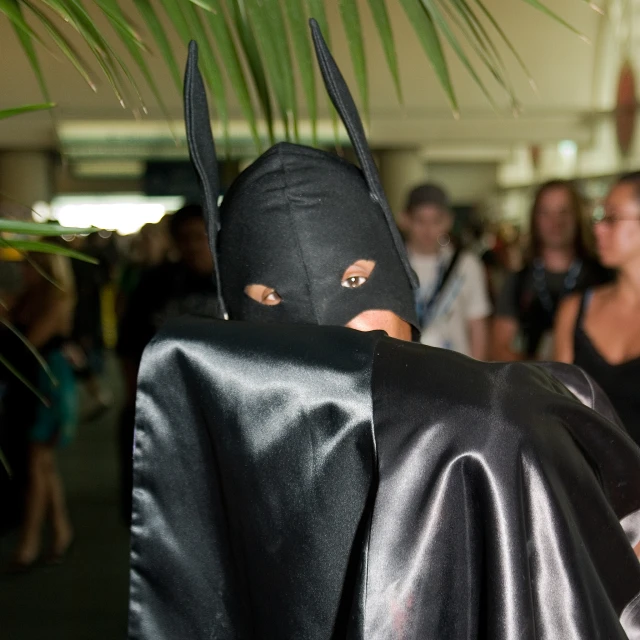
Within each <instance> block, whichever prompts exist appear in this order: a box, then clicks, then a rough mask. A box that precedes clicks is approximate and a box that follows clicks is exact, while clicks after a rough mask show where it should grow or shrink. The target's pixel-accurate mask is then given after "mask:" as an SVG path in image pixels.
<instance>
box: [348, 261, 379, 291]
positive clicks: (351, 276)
mask: <svg viewBox="0 0 640 640" xmlns="http://www.w3.org/2000/svg"><path fill="white" fill-rule="evenodd" d="M375 266H376V263H375V262H374V261H373V260H357V261H356V262H354V263H353V264H352V265H349V266H348V267H347V269H346V271H345V272H344V274H343V275H342V279H341V282H340V284H341V285H342V286H343V287H345V288H346V289H357V288H358V287H361V286H362V285H363V284H365V283H366V282H367V280H368V279H369V277H370V276H371V273H372V271H373V270H374V268H375Z"/></svg>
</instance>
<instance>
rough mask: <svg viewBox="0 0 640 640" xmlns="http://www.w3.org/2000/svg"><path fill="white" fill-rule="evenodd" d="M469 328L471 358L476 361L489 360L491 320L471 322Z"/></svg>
mask: <svg viewBox="0 0 640 640" xmlns="http://www.w3.org/2000/svg"><path fill="white" fill-rule="evenodd" d="M467 326H468V328H469V338H470V342H471V357H472V358H475V359H476V360H487V359H488V357H489V319H488V318H476V319H475V320H469V321H468V323H467Z"/></svg>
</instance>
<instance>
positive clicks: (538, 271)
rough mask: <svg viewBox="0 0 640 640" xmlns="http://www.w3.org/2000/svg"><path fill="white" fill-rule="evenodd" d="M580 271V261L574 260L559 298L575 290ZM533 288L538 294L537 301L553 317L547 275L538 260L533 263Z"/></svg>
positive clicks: (553, 307)
mask: <svg viewBox="0 0 640 640" xmlns="http://www.w3.org/2000/svg"><path fill="white" fill-rule="evenodd" d="M581 271H582V260H574V261H573V262H572V263H571V266H570V267H569V271H567V275H566V276H565V278H564V285H563V291H562V292H561V293H560V298H563V297H564V296H565V295H567V294H568V293H570V292H571V291H573V290H574V289H575V288H576V285H577V284H578V277H579V276H580V272H581ZM533 286H534V287H535V289H536V293H537V294H538V300H540V303H541V304H542V306H543V307H544V309H545V311H547V313H549V314H550V315H553V313H554V311H555V305H554V303H553V298H552V297H551V292H550V291H549V286H548V285H547V274H546V271H545V269H544V263H543V262H542V260H541V259H540V258H536V259H535V260H534V261H533Z"/></svg>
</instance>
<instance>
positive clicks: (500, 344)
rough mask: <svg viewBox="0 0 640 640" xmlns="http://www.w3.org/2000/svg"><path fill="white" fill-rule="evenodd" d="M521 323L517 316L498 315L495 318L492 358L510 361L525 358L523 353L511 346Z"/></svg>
mask: <svg viewBox="0 0 640 640" xmlns="http://www.w3.org/2000/svg"><path fill="white" fill-rule="evenodd" d="M518 329H519V324H518V321H517V320H516V319H515V318H510V317H508V316H497V317H496V318H494V320H493V327H492V336H491V343H492V344H491V358H492V359H493V360H501V361H503V362H509V361H514V360H524V357H523V355H522V354H521V353H518V352H517V351H514V350H513V349H512V347H511V345H512V344H513V341H514V339H515V337H516V335H517V333H518Z"/></svg>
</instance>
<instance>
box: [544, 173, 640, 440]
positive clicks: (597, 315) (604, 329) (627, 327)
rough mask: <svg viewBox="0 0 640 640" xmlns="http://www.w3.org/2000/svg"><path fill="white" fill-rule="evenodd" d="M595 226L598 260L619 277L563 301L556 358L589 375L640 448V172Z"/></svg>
mask: <svg viewBox="0 0 640 640" xmlns="http://www.w3.org/2000/svg"><path fill="white" fill-rule="evenodd" d="M594 226H595V236H596V243H597V249H598V254H599V256H600V260H601V261H602V264H603V265H604V266H606V267H609V268H612V269H615V270H616V272H617V277H616V279H615V281H614V282H612V283H610V284H607V285H604V286H600V287H595V288H593V289H590V290H588V291H587V292H585V293H584V294H581V295H574V296H570V297H568V298H566V299H565V300H564V301H563V303H562V304H561V306H560V309H559V311H558V316H557V319H556V327H555V358H556V360H559V361H561V362H569V363H573V364H576V365H578V366H580V367H582V368H583V369H584V370H585V371H586V372H587V373H589V374H590V375H591V376H592V377H593V378H594V379H595V380H596V381H597V382H598V383H599V384H600V386H601V387H602V388H603V389H604V390H605V392H606V393H607V394H608V396H609V398H610V399H611V401H612V403H613V405H614V407H615V408H616V411H617V412H618V414H619V416H620V418H621V420H622V422H623V423H624V424H625V426H626V428H627V430H628V431H629V433H630V435H631V436H632V437H633V438H634V440H635V441H636V442H638V443H640V393H639V392H638V389H639V388H640V172H635V173H631V174H628V175H625V176H623V177H622V178H620V179H619V180H618V181H617V182H616V183H615V184H614V185H613V187H612V188H611V190H610V191H609V194H608V195H607V198H606V199H605V201H604V204H603V205H602V206H600V207H597V208H596V210H595V215H594Z"/></svg>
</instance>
